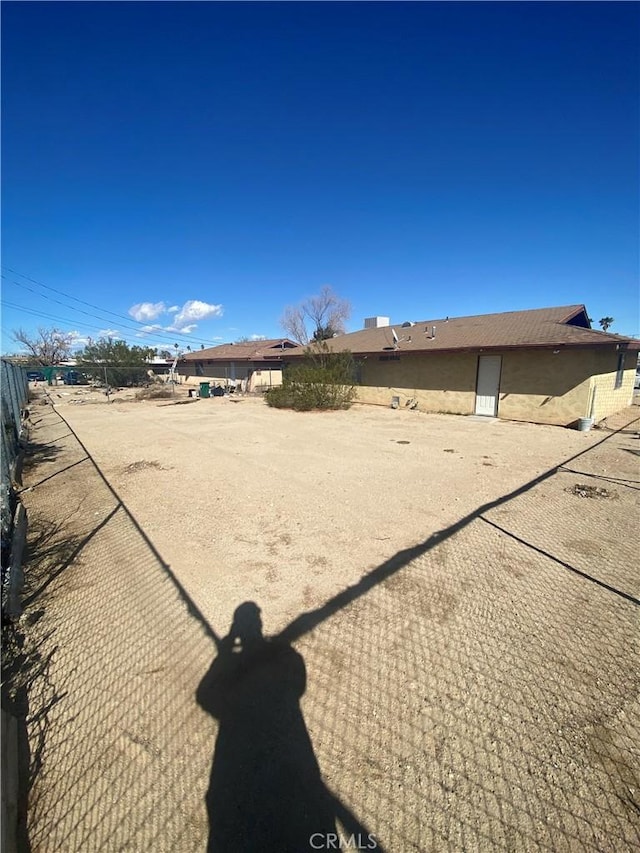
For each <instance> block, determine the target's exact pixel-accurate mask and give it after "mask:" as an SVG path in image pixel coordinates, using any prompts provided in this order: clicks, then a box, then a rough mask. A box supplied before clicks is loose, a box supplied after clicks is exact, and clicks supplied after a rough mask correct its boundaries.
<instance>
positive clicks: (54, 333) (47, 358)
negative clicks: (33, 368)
mask: <svg viewBox="0 0 640 853" xmlns="http://www.w3.org/2000/svg"><path fill="white" fill-rule="evenodd" d="M13 339H14V341H17V342H18V343H20V344H23V346H25V347H26V348H27V350H28V352H29V355H30V356H33V358H34V360H35V361H36V362H37V363H38V364H40V365H42V366H43V367H47V366H48V365H51V364H60V362H61V361H66V360H67V359H68V358H69V357H70V355H71V348H72V346H73V336H72V335H70V334H69V332H63V331H61V330H60V329H55V328H54V329H43V328H39V329H38V333H37V335H30V334H29V333H28V332H25V331H24V329H16V330H15V331H14V332H13Z"/></svg>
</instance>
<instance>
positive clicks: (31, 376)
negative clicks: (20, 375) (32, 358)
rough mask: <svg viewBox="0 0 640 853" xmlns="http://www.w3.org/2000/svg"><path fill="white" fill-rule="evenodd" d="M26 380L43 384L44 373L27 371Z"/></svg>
mask: <svg viewBox="0 0 640 853" xmlns="http://www.w3.org/2000/svg"><path fill="white" fill-rule="evenodd" d="M27 379H28V380H29V382H44V373H41V372H40V371H39V370H27Z"/></svg>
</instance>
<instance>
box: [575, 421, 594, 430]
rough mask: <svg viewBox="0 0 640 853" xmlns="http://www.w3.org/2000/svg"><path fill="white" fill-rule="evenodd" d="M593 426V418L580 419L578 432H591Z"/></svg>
mask: <svg viewBox="0 0 640 853" xmlns="http://www.w3.org/2000/svg"><path fill="white" fill-rule="evenodd" d="M592 426H593V418H578V431H579V432H589V430H590V429H591V427H592Z"/></svg>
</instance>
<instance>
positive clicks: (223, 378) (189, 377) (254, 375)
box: [180, 363, 282, 391]
mask: <svg viewBox="0 0 640 853" xmlns="http://www.w3.org/2000/svg"><path fill="white" fill-rule="evenodd" d="M225 367H226V368H227V370H226V372H225ZM203 371H204V376H196V375H195V364H189V365H188V366H186V365H185V366H184V367H181V368H180V380H181V381H182V382H184V383H185V384H187V385H196V386H197V385H198V384H199V383H200V382H210V383H211V384H212V385H222V386H223V387H224V388H226V387H227V385H233V384H236V385H238V386H239V385H240V383H241V381H242V380H244V379H246V378H247V374H248V373H249V372H250V370H249V369H248V368H247V367H246V365H239V364H236V367H235V377H236V378H235V380H232V379H231V373H232V371H231V370H230V369H229V365H228V363H227V364H226V365H223V366H222V368H221V367H220V366H219V365H215V364H205V365H203ZM275 385H282V370H281V369H274V368H268V367H263V368H260V369H259V370H258V369H253V370H252V372H251V380H250V382H249V388H248V389H247V390H249V391H265V390H266V389H267V388H272V387H274V386H275Z"/></svg>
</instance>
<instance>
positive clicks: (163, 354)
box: [158, 349, 173, 361]
mask: <svg viewBox="0 0 640 853" xmlns="http://www.w3.org/2000/svg"><path fill="white" fill-rule="evenodd" d="M158 358H163V359H164V360H165V361H171V360H172V359H173V356H172V355H171V353H170V352H169V350H168V349H162V350H160V351H159V352H158Z"/></svg>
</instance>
